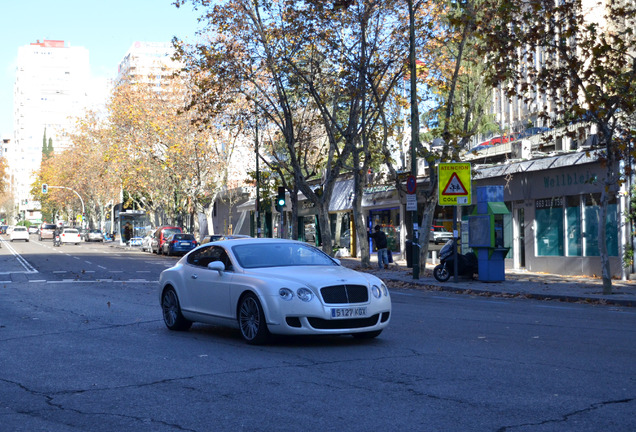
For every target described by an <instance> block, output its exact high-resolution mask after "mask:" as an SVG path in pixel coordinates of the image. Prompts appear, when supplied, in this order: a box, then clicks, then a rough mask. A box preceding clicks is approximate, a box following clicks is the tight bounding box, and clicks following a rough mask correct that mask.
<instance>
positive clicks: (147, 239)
mask: <svg viewBox="0 0 636 432" xmlns="http://www.w3.org/2000/svg"><path fill="white" fill-rule="evenodd" d="M154 233H155V232H154V230H153V231H149V232H148V234H146V235H145V236H144V238H143V240H142V241H141V250H142V251H143V252H152V238H153V235H154Z"/></svg>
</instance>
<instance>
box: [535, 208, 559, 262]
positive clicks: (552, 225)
mask: <svg viewBox="0 0 636 432" xmlns="http://www.w3.org/2000/svg"><path fill="white" fill-rule="evenodd" d="M535 236H536V237H535V244H536V248H537V256H563V198H562V197H555V198H545V199H538V200H536V201H535Z"/></svg>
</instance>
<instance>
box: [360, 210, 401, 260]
mask: <svg viewBox="0 0 636 432" xmlns="http://www.w3.org/2000/svg"><path fill="white" fill-rule="evenodd" d="M376 225H380V226H381V227H382V231H383V232H384V233H385V234H386V237H387V243H388V248H389V249H390V250H392V251H394V252H397V251H399V250H400V232H399V226H400V210H399V209H398V208H391V209H383V210H371V211H369V227H368V228H369V229H371V230H373V228H374V227H375V226H376Z"/></svg>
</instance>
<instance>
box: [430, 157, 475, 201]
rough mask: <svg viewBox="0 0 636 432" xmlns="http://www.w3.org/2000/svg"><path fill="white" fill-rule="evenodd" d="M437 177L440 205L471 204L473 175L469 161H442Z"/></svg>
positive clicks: (438, 167)
mask: <svg viewBox="0 0 636 432" xmlns="http://www.w3.org/2000/svg"><path fill="white" fill-rule="evenodd" d="M437 179H438V186H437V190H438V191H439V200H438V202H439V205H470V203H471V200H470V198H471V181H472V176H471V167H470V163H469V162H459V163H457V162H453V163H440V164H439V165H438V166H437Z"/></svg>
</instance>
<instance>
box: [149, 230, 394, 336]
mask: <svg viewBox="0 0 636 432" xmlns="http://www.w3.org/2000/svg"><path fill="white" fill-rule="evenodd" d="M159 286H160V290H159V300H160V304H161V309H162V312H163V320H164V323H165V325H166V326H167V327H168V328H169V329H170V330H187V329H189V328H190V326H191V325H192V322H193V321H201V322H206V323H219V322H221V323H225V324H230V325H233V326H235V327H237V328H238V329H239V330H240V333H241V336H242V337H243V339H244V340H245V341H246V342H247V343H250V344H260V343H264V342H266V341H267V340H268V337H269V334H270V333H276V334H288V335H341V334H348V335H349V334H350V335H353V336H355V337H359V338H374V337H376V336H378V335H379V334H380V333H381V332H382V330H383V329H384V328H385V327H386V326H387V325H388V324H389V321H390V318H391V298H390V296H389V290H388V289H387V287H386V285H385V284H384V283H383V282H382V281H381V280H380V279H379V278H377V277H376V276H374V275H372V274H369V273H359V272H357V271H355V270H352V269H349V268H346V267H343V266H342V265H341V264H340V262H339V261H338V260H336V259H334V258H331V257H330V256H329V255H327V254H325V253H324V252H322V251H321V250H319V249H318V248H316V247H314V246H311V245H308V244H307V243H304V242H299V241H294V240H281V239H269V238H268V239H253V238H249V239H235V240H223V241H218V242H213V243H209V244H205V245H203V246H200V247H198V248H196V249H194V250H193V251H192V252H190V253H188V254H187V255H186V256H185V257H183V258H181V259H180V260H179V261H178V262H177V264H175V265H174V266H173V267H171V268H169V269H166V270H164V271H163V272H162V273H161V276H160V278H159Z"/></svg>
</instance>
